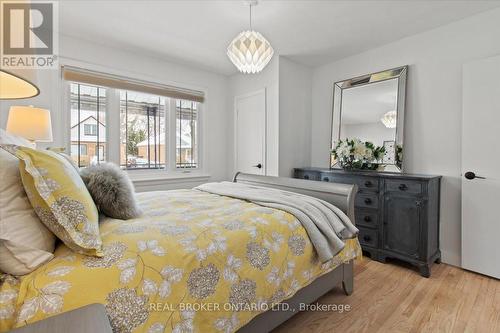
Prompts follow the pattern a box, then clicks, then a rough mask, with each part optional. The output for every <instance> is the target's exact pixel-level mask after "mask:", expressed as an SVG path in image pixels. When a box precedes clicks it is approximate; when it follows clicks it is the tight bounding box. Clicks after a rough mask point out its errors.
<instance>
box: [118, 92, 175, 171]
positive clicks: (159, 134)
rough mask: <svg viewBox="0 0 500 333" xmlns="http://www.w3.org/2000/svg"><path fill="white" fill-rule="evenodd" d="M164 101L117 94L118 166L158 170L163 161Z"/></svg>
mask: <svg viewBox="0 0 500 333" xmlns="http://www.w3.org/2000/svg"><path fill="white" fill-rule="evenodd" d="M165 139H166V128H165V98H162V97H160V96H154V95H149V94H144V93H138V92H133V91H120V142H121V144H122V145H124V147H123V148H121V149H120V165H121V166H122V167H124V168H127V169H161V168H165V161H166V156H167V152H166V145H165Z"/></svg>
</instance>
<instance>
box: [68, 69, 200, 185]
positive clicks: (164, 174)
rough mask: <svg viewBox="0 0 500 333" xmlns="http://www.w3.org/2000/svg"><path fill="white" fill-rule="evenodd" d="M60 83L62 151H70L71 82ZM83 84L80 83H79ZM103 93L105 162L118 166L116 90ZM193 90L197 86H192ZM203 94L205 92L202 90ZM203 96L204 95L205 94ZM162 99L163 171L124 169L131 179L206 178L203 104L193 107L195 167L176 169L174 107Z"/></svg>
mask: <svg viewBox="0 0 500 333" xmlns="http://www.w3.org/2000/svg"><path fill="white" fill-rule="evenodd" d="M61 80H62V88H63V89H64V93H63V94H62V96H63V101H62V105H63V122H64V123H65V124H66V126H64V133H63V135H62V136H63V138H64V142H65V148H66V151H68V152H70V151H71V116H70V112H68V110H70V109H71V91H70V87H71V83H78V82H73V81H66V80H64V79H61ZM82 84H84V83H82ZM101 88H103V89H105V90H106V102H107V103H106V108H105V110H104V111H105V113H106V142H107V149H105V160H106V161H108V162H113V163H115V164H117V165H120V90H119V89H114V88H108V87H101ZM186 88H188V87H186ZM193 88H197V89H199V88H198V87H193ZM204 92H205V91H204ZM205 95H206V92H205ZM161 98H164V99H165V106H166V110H165V126H166V131H165V135H166V138H165V142H166V144H165V147H164V151H163V153H164V154H166V155H165V156H166V157H167V160H166V163H165V168H164V169H135V170H134V169H125V171H127V173H128V174H129V176H130V177H131V179H132V180H133V181H134V180H137V181H141V180H152V179H162V178H164V179H169V178H172V179H175V178H179V179H185V178H189V177H190V176H192V177H193V178H199V177H205V176H207V177H208V176H209V175H208V174H206V173H205V171H204V165H205V163H204V156H205V155H204V150H203V142H204V134H203V133H204V131H203V129H204V121H203V118H204V117H203V110H204V107H205V103H206V101H205V102H204V103H200V102H198V104H197V119H196V121H197V125H196V126H197V128H196V136H197V138H196V144H197V167H193V168H179V167H177V163H176V148H177V147H176V108H175V101H176V99H175V98H169V97H163V96H161Z"/></svg>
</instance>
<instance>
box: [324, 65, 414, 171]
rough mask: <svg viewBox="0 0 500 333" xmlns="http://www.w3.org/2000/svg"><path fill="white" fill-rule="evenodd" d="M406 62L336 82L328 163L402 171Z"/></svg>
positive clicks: (349, 166)
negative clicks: (403, 64)
mask: <svg viewBox="0 0 500 333" xmlns="http://www.w3.org/2000/svg"><path fill="white" fill-rule="evenodd" d="M407 73H408V66H402V67H398V68H393V69H389V70H385V71H381V72H377V73H373V74H368V75H363V76H359V77H355V78H352V79H349V80H344V81H339V82H335V84H334V91H333V117H332V139H331V144H332V146H331V148H332V150H331V155H330V166H331V167H332V168H344V169H361V170H377V171H386V172H402V171H403V156H404V154H403V126H404V112H405V95H406V77H407Z"/></svg>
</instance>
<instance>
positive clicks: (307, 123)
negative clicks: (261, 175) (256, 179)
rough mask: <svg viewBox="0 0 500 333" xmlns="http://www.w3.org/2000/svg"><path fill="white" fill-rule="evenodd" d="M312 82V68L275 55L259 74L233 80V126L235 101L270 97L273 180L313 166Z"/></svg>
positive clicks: (230, 153)
mask: <svg viewBox="0 0 500 333" xmlns="http://www.w3.org/2000/svg"><path fill="white" fill-rule="evenodd" d="M311 78H312V70H311V69H310V68H309V67H306V66H303V65H301V64H297V63H295V62H293V61H291V60H290V59H288V58H286V57H284V56H278V55H276V54H275V55H274V57H273V59H272V60H271V62H270V63H269V64H268V65H267V67H266V68H264V70H263V71H262V72H260V73H259V74H252V75H247V74H236V75H233V76H231V77H230V78H229V87H230V91H229V96H228V105H229V106H230V110H229V113H228V114H229V117H230V123H231V124H233V122H234V98H235V97H236V96H239V95H245V94H248V93H251V92H254V91H257V90H260V89H263V88H265V89H266V93H267V100H266V106H267V129H266V139H267V152H266V159H267V161H266V162H267V167H266V172H267V175H269V176H283V177H291V176H292V170H293V168H294V167H304V166H308V165H310V161H311V155H310V147H311V144H310V143H311ZM228 138H231V139H230V140H228V170H229V175H228V176H232V175H234V172H236V171H237V170H234V128H233V126H231V127H229V128H228Z"/></svg>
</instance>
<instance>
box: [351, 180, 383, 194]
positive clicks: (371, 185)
mask: <svg viewBox="0 0 500 333" xmlns="http://www.w3.org/2000/svg"><path fill="white" fill-rule="evenodd" d="M355 181H356V185H358V187H359V189H360V190H367V191H376V192H378V179H376V178H369V177H364V178H363V177H360V178H357V179H356V180H355Z"/></svg>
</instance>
